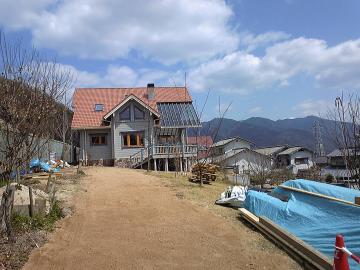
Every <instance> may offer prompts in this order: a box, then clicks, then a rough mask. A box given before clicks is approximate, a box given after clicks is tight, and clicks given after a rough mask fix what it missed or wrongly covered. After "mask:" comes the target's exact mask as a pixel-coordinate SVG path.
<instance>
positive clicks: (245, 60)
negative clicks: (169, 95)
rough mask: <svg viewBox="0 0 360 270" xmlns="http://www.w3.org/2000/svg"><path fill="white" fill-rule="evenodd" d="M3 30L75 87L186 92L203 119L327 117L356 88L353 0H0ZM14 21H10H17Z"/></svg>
mask: <svg viewBox="0 0 360 270" xmlns="http://www.w3.org/2000/svg"><path fill="white" fill-rule="evenodd" d="M0 4H1V7H2V8H1V10H0V26H1V28H2V29H3V31H4V32H5V33H6V34H7V37H8V38H9V39H14V40H16V39H19V38H21V39H22V41H23V43H24V44H25V46H35V47H37V48H39V50H40V51H42V52H44V53H45V54H47V55H49V56H55V57H56V58H57V60H58V62H59V63H60V64H61V65H64V67H65V68H68V69H70V70H72V71H73V73H74V75H75V77H76V79H77V80H76V83H75V86H76V87H121V86H129V87H131V86H144V85H146V83H148V82H155V84H156V85H177V86H180V85H183V84H184V74H185V72H186V74H187V86H188V87H189V90H190V91H191V93H192V96H193V99H194V100H195V101H196V104H197V106H198V107H202V105H203V104H204V102H205V97H206V96H207V91H209V90H210V97H209V100H208V102H207V104H206V109H205V112H204V114H203V118H204V119H203V120H209V119H211V118H212V117H215V116H217V115H218V104H219V97H220V106H221V109H222V110H223V109H224V108H225V107H226V106H227V105H228V104H229V103H230V102H232V105H231V107H230V110H229V111H228V113H227V115H226V117H229V118H234V119H238V120H240V119H246V118H248V117H252V116H262V117H267V118H271V119H283V118H290V117H301V116H306V115H312V114H315V115H318V114H322V115H324V114H325V113H326V111H327V110H328V108H329V107H330V108H331V107H332V106H333V103H334V102H333V101H334V99H335V98H336V96H338V95H340V94H341V92H342V91H344V92H345V93H356V91H358V89H359V87H360V76H359V71H360V33H359V32H360V30H359V27H358V26H359V25H360V16H358V11H359V10H360V1H357V0H317V1H310V0H262V1H260V0H228V1H221V0H177V1H170V0H153V1H146V0H132V1H121V0H62V1H52V0H21V1H13V0H0ZM14 14H16V16H14Z"/></svg>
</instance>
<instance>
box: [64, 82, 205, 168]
mask: <svg viewBox="0 0 360 270" xmlns="http://www.w3.org/2000/svg"><path fill="white" fill-rule="evenodd" d="M73 110H74V116H73V120H72V124H71V128H72V131H73V132H77V133H78V135H79V140H80V149H81V150H80V153H79V159H80V160H82V161H83V162H84V163H85V164H88V165H91V164H94V163H98V162H102V163H103V164H105V165H114V164H115V165H116V164H128V165H129V166H131V167H133V168H138V167H143V168H146V167H147V166H149V168H151V169H154V170H165V171H168V170H171V169H173V168H175V165H176V164H178V165H179V168H178V169H180V170H187V169H188V168H189V167H190V163H191V162H192V160H194V158H195V157H196V155H197V146H196V145H194V144H189V143H188V140H187V129H188V128H193V127H200V126H201V123H200V120H199V118H198V115H197V112H196V111H195V109H194V107H193V104H192V99H191V96H190V94H189V92H188V89H187V88H186V87H155V86H154V84H148V85H147V87H136V88H77V89H76V90H75V93H74V96H73ZM179 161H180V162H179Z"/></svg>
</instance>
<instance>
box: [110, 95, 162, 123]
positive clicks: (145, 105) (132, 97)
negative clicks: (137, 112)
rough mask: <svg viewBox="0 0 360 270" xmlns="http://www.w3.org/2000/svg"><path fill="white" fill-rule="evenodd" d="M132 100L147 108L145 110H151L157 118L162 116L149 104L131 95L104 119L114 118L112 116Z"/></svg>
mask: <svg viewBox="0 0 360 270" xmlns="http://www.w3.org/2000/svg"><path fill="white" fill-rule="evenodd" d="M130 100H135V101H136V102H138V103H139V104H140V105H141V106H143V107H145V108H149V110H150V111H151V112H152V113H153V114H155V115H156V116H160V115H159V113H158V112H157V111H155V110H154V109H153V108H152V107H151V106H149V107H148V105H147V104H145V102H143V101H142V100H141V99H139V98H138V97H136V96H134V95H133V94H130V95H129V96H128V97H126V98H125V99H124V100H123V101H121V102H120V103H119V104H118V105H116V106H115V107H114V108H112V109H111V110H110V111H109V112H108V113H107V114H106V115H104V118H105V119H106V118H109V117H110V116H112V114H113V113H114V112H116V111H117V110H118V109H119V108H121V107H122V106H124V105H125V104H126V103H127V102H128V101H130Z"/></svg>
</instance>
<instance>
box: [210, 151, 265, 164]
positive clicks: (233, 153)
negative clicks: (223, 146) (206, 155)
mask: <svg viewBox="0 0 360 270" xmlns="http://www.w3.org/2000/svg"><path fill="white" fill-rule="evenodd" d="M243 152H248V153H252V154H255V155H257V156H262V157H264V158H266V159H268V160H271V158H270V157H269V156H267V155H263V154H260V153H259V152H256V151H254V150H252V149H249V148H236V149H232V150H230V151H228V152H226V153H224V154H222V155H221V156H217V157H213V161H214V162H223V161H224V160H227V159H229V158H231V157H233V156H236V155H238V154H240V153H243Z"/></svg>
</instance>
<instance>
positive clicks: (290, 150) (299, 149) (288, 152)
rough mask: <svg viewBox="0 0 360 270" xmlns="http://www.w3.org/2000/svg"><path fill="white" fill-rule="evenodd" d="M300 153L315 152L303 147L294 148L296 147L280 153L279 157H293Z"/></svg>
mask: <svg viewBox="0 0 360 270" xmlns="http://www.w3.org/2000/svg"><path fill="white" fill-rule="evenodd" d="M299 151H308V152H310V153H312V152H313V151H311V150H309V149H307V148H305V147H301V146H294V147H289V148H288V149H286V150H284V151H282V152H280V153H279V154H278V155H291V154H293V153H295V152H299Z"/></svg>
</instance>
